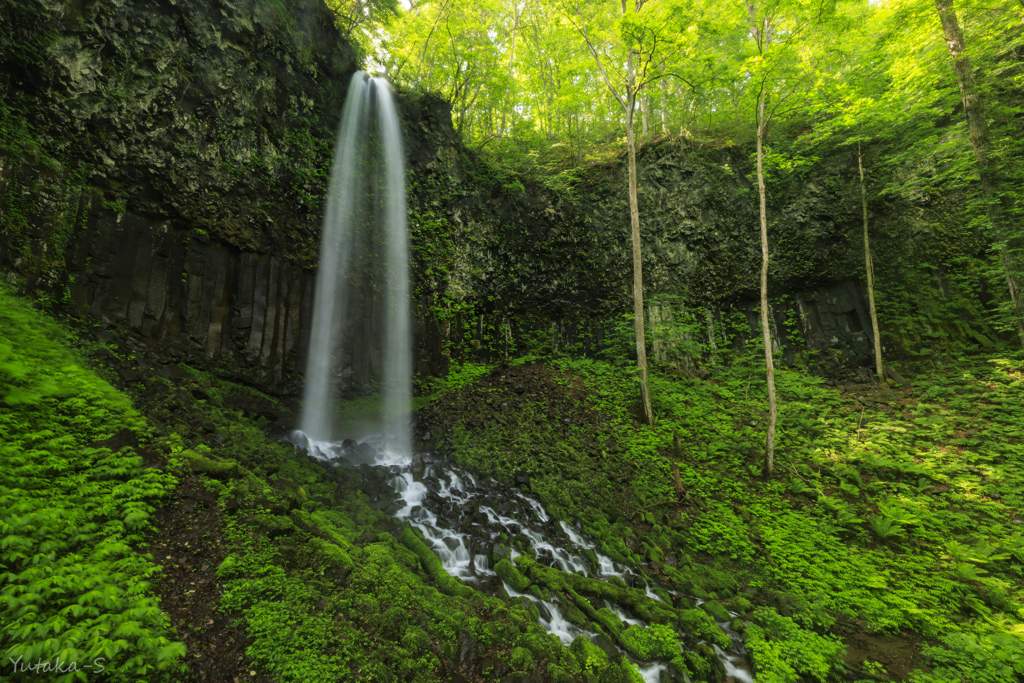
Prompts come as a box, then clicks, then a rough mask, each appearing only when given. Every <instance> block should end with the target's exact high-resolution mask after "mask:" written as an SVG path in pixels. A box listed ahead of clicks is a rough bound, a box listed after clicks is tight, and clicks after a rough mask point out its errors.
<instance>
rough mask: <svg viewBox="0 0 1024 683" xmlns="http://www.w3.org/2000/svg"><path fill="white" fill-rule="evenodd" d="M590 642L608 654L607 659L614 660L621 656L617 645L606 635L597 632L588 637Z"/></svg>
mask: <svg viewBox="0 0 1024 683" xmlns="http://www.w3.org/2000/svg"><path fill="white" fill-rule="evenodd" d="M590 642H592V643H593V644H594V645H597V646H598V647H599V648H601V651H602V652H604V653H605V655H607V656H608V661H610V662H614V661H616V660H617V659H619V658H620V657H621V656H622V652H621V651H620V650H619V648H618V646H617V645H615V643H614V642H613V641H612V639H611V638H609V637H608V636H606V635H604V634H601V633H598V634H595V635H593V636H591V637H590Z"/></svg>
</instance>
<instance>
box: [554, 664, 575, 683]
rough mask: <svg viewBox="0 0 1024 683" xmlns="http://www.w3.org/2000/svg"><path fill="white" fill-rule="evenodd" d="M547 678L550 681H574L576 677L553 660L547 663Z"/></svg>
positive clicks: (568, 682)
mask: <svg viewBox="0 0 1024 683" xmlns="http://www.w3.org/2000/svg"><path fill="white" fill-rule="evenodd" d="M548 680H549V681H551V683H576V679H574V678H573V677H572V676H571V675H570V674H569V672H568V671H566V670H565V669H563V668H562V667H560V666H559V665H558V664H555V663H554V662H551V663H550V664H548Z"/></svg>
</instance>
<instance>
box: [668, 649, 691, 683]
mask: <svg viewBox="0 0 1024 683" xmlns="http://www.w3.org/2000/svg"><path fill="white" fill-rule="evenodd" d="M668 671H669V673H670V674H672V678H673V679H674V680H676V681H686V680H693V677H694V673H693V672H692V671H690V667H689V666H687V664H686V656H685V654H684V653H682V652H680V653H679V654H678V655H676V656H675V657H673V658H672V660H671V661H670V662H669V663H668Z"/></svg>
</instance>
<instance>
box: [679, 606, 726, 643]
mask: <svg viewBox="0 0 1024 683" xmlns="http://www.w3.org/2000/svg"><path fill="white" fill-rule="evenodd" d="M678 624H679V628H680V630H682V632H683V633H686V634H689V635H692V636H695V637H696V638H697V639H698V640H710V641H711V642H713V643H715V644H716V645H718V646H719V647H723V648H727V647H729V645H730V642H731V641H730V640H729V636H728V635H726V633H725V631H723V630H722V629H721V628H720V627H719V626H718V624H716V623H715V621H714V619H712V618H711V615H709V614H708V613H707V612H705V611H704V610H701V609H684V610H680V611H679V621H678Z"/></svg>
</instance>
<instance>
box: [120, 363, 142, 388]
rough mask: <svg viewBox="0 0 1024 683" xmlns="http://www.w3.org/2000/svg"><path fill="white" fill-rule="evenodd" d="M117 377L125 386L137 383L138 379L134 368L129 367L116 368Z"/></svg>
mask: <svg viewBox="0 0 1024 683" xmlns="http://www.w3.org/2000/svg"><path fill="white" fill-rule="evenodd" d="M117 377H118V379H120V380H121V381H122V382H124V383H125V384H131V383H133V382H138V381H139V379H140V377H139V373H138V372H136V371H135V369H134V368H129V367H121V368H118V369H117Z"/></svg>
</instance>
